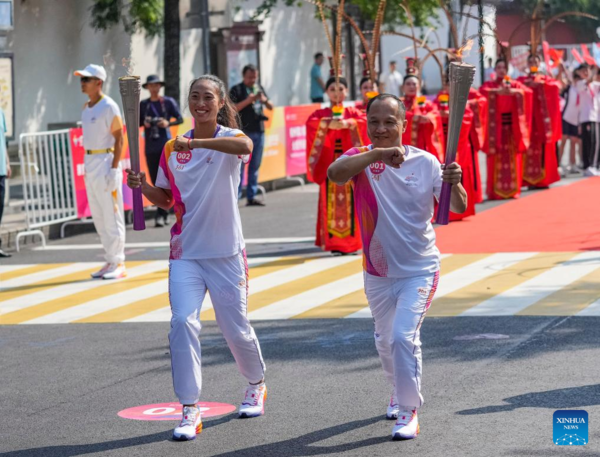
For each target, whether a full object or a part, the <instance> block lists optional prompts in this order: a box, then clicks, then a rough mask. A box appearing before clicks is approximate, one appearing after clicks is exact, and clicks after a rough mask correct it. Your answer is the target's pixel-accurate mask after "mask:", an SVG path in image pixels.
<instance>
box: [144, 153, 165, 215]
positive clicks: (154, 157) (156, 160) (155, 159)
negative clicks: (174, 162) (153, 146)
mask: <svg viewBox="0 0 600 457" xmlns="http://www.w3.org/2000/svg"><path fill="white" fill-rule="evenodd" d="M161 155H162V154H156V153H154V152H153V153H149V152H147V151H146V163H147V164H148V171H149V172H150V178H151V179H152V184H153V185H156V176H157V175H158V167H159V164H160V157H161ZM168 214H169V213H168V212H167V211H165V210H164V209H162V208H158V207H157V208H156V218H157V219H158V218H159V217H162V218H165V217H167V215H168Z"/></svg>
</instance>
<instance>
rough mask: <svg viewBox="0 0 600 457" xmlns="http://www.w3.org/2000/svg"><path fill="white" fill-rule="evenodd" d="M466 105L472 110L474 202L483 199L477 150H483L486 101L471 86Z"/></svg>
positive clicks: (470, 134) (486, 124) (470, 137)
mask: <svg viewBox="0 0 600 457" xmlns="http://www.w3.org/2000/svg"><path fill="white" fill-rule="evenodd" d="M467 106H468V107H469V108H471V111H473V123H472V125H471V132H470V133H469V143H470V144H471V161H472V163H473V167H472V172H473V186H474V190H475V194H474V196H475V201H474V203H481V202H482V201H483V187H482V186H481V171H480V170H479V157H478V154H479V151H482V150H483V147H484V145H485V137H486V135H487V128H488V102H487V99H486V98H485V97H484V96H483V95H482V94H481V92H479V91H478V90H477V89H474V88H473V87H471V89H470V90H469V99H468V100H467Z"/></svg>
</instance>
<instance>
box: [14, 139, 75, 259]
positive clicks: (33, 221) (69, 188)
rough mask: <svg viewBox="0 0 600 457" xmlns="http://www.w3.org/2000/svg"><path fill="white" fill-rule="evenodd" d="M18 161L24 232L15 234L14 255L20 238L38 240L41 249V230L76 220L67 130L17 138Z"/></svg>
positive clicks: (73, 177) (44, 238) (42, 236)
mask: <svg viewBox="0 0 600 457" xmlns="http://www.w3.org/2000/svg"><path fill="white" fill-rule="evenodd" d="M19 160H20V162H21V173H22V176H23V199H24V202H25V212H26V221H27V230H26V231H24V232H20V233H19V234H17V237H16V240H15V243H16V247H17V251H19V240H20V239H21V238H22V237H24V236H27V235H37V236H40V237H41V239H42V245H43V246H44V247H45V246H46V237H45V235H44V232H42V230H40V229H41V228H42V227H44V226H47V225H50V224H56V223H60V222H66V221H71V220H74V219H77V199H76V193H75V175H74V170H73V158H72V154H71V142H70V138H69V130H68V129H64V130H54V131H51V132H38V133H23V134H21V135H20V136H19Z"/></svg>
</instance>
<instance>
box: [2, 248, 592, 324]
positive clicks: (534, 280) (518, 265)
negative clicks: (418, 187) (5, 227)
mask: <svg viewBox="0 0 600 457" xmlns="http://www.w3.org/2000/svg"><path fill="white" fill-rule="evenodd" d="M248 263H249V267H250V296H249V308H248V315H249V317H250V319H251V320H258V319H290V318H294V319H314V318H344V317H353V318H357V317H370V316H371V314H370V312H369V308H368V305H367V301H366V297H365V294H364V291H363V279H362V278H363V273H362V265H361V263H362V262H361V259H360V258H358V257H356V256H343V257H332V256H322V255H317V256H315V255H313V254H311V255H306V256H296V257H262V258H261V257H254V258H250V259H249V261H248ZM99 265H100V264H99V263H72V264H47V265H44V266H43V267H40V266H35V265H26V266H19V265H10V266H8V267H10V268H5V267H7V266H5V265H3V266H2V267H3V268H1V269H0V271H1V272H2V274H3V275H5V274H7V273H11V274H13V276H12V277H11V278H10V279H7V280H3V281H2V285H1V286H0V287H2V290H1V291H0V324H17V323H22V324H42V323H44V324H50V323H67V322H77V323H91V322H97V323H99V322H167V321H169V320H170V317H171V312H170V308H169V302H168V286H167V282H168V281H167V274H168V271H167V270H168V262H167V261H138V262H128V263H127V266H128V273H129V277H128V278H127V279H124V280H119V281H101V280H96V281H93V280H91V279H89V273H90V271H94V270H95V269H97V268H98V266H99ZM19 267H22V268H19ZM19 271H20V272H21V274H17V273H18V272H19ZM441 272H442V277H441V279H440V285H439V288H438V292H437V294H436V297H435V298H434V303H433V306H432V307H431V309H430V312H429V315H430V316H455V315H466V316H468V315H483V316H488V315H489V316H493V315H514V314H521V315H578V316H600V252H599V251H590V252H572V253H534V252H531V253H527V252H525V253H499V254H468V255H467V254H457V255H445V256H444V258H443V259H442V267H441ZM3 279H4V276H3ZM6 285H8V286H6ZM211 308H212V303H211V301H210V297H209V296H208V295H207V297H206V299H205V302H204V303H203V307H202V313H201V318H202V320H209V319H214V310H212V309H211Z"/></svg>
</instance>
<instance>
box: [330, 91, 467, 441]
mask: <svg viewBox="0 0 600 457" xmlns="http://www.w3.org/2000/svg"><path fill="white" fill-rule="evenodd" d="M405 114H406V113H405V108H404V105H403V104H402V102H401V101H400V99H399V98H398V97H396V96H394V95H391V94H381V95H378V96H377V97H375V98H373V99H371V100H370V102H369V104H368V105H367V125H368V135H369V139H370V140H371V141H372V143H373V144H372V145H370V146H364V147H360V148H353V149H350V150H349V151H347V152H346V153H345V154H344V155H342V156H341V157H340V158H339V159H338V160H337V161H336V162H334V163H333V164H331V166H330V167H329V170H328V176H329V179H331V180H332V181H334V182H336V183H337V184H340V185H342V184H344V183H346V182H347V181H348V180H350V179H352V183H353V187H354V198H355V206H356V213H357V214H358V220H359V224H360V229H361V236H362V242H363V255H364V262H363V265H364V267H365V271H364V280H365V292H366V295H367V299H368V301H369V307H370V308H371V312H372V314H373V318H374V321H375V345H376V347H377V351H378V352H379V357H380V358H381V363H382V365H383V370H384V372H385V374H386V376H387V378H388V380H389V381H390V383H391V384H392V387H393V391H392V398H391V401H390V405H389V406H388V410H387V417H388V419H397V421H396V424H395V425H394V427H393V430H392V437H393V438H394V439H412V438H415V437H416V436H417V435H418V433H419V422H418V418H417V410H418V408H419V407H420V406H421V405H422V404H423V396H422V395H421V340H420V327H421V324H422V322H423V318H424V317H425V313H426V312H427V310H428V308H429V306H430V305H431V301H432V300H433V295H434V293H435V290H436V288H437V284H438V279H439V269H440V252H439V251H438V249H437V247H436V246H435V232H434V231H433V227H432V225H431V219H432V217H433V209H434V205H433V202H434V200H433V197H434V196H435V197H436V198H438V199H439V197H440V191H441V188H442V183H443V182H445V183H449V184H450V185H451V186H452V188H451V205H450V206H451V210H452V211H453V212H455V213H462V212H464V211H465V209H466V207H467V193H466V192H465V189H464V188H463V187H462V185H461V184H460V182H461V177H462V170H461V168H460V166H459V165H458V164H457V163H456V162H454V163H451V164H449V165H447V166H445V167H444V166H442V165H441V164H440V163H439V161H438V159H437V158H436V157H435V156H433V155H432V154H430V153H428V152H426V151H423V150H421V149H417V148H416V147H413V146H406V145H403V144H402V133H403V132H404V130H405V129H406V125H407V122H406V119H405Z"/></svg>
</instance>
